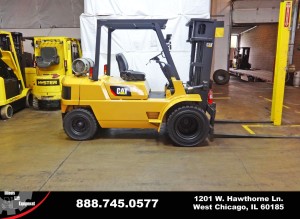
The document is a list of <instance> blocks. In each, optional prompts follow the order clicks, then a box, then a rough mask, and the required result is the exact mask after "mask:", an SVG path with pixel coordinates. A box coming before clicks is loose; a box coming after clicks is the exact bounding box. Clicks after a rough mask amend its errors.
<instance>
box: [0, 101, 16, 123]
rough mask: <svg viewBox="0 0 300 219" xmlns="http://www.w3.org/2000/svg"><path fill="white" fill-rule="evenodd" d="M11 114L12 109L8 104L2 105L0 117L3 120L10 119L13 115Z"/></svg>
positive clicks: (12, 112)
mask: <svg viewBox="0 0 300 219" xmlns="http://www.w3.org/2000/svg"><path fill="white" fill-rule="evenodd" d="M13 114H14V109H13V107H12V106H11V105H10V104H7V105H5V106H2V107H1V109H0V115H1V118H2V119H4V120H6V119H10V118H11V117H12V116H13Z"/></svg>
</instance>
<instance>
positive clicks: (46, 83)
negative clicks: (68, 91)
mask: <svg viewBox="0 0 300 219" xmlns="http://www.w3.org/2000/svg"><path fill="white" fill-rule="evenodd" d="M36 83H37V85H38V86H56V85H59V79H53V80H46V79H37V80H36Z"/></svg>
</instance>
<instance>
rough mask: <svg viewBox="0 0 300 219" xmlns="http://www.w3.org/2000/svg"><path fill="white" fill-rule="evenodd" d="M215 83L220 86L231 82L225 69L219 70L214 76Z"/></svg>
mask: <svg viewBox="0 0 300 219" xmlns="http://www.w3.org/2000/svg"><path fill="white" fill-rule="evenodd" d="M213 79H214V82H215V83H216V84H218V85H224V84H227V83H228V82H229V79H230V74H229V72H228V71H225V70H224V69H218V70H216V71H215V72H214V74H213Z"/></svg>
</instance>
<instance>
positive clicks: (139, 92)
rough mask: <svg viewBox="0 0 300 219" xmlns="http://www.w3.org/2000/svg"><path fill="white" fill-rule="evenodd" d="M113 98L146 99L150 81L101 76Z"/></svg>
mask: <svg viewBox="0 0 300 219" xmlns="http://www.w3.org/2000/svg"><path fill="white" fill-rule="evenodd" d="M101 79H102V80H103V83H104V85H105V88H106V90H107V92H108V94H109V97H110V98H111V99H112V100H146V99H148V95H149V92H150V87H149V85H148V82H147V81H146V80H145V81H124V80H123V79H122V78H119V77H112V76H111V77H103V78H101Z"/></svg>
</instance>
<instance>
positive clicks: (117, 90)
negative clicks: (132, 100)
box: [110, 86, 131, 96]
mask: <svg viewBox="0 0 300 219" xmlns="http://www.w3.org/2000/svg"><path fill="white" fill-rule="evenodd" d="M110 90H111V92H112V93H113V95H114V96H131V92H130V88H129V87H121V86H111V87H110Z"/></svg>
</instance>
